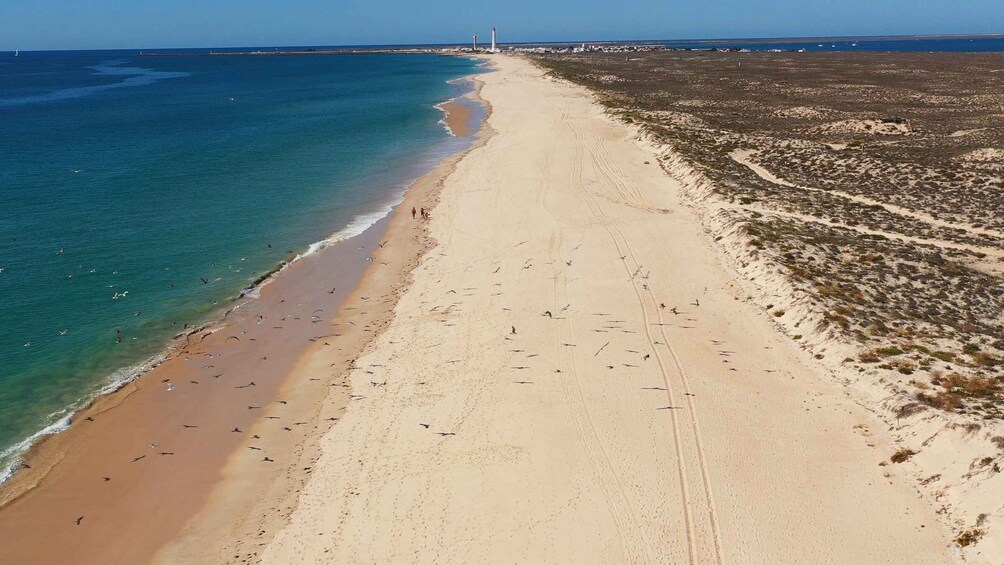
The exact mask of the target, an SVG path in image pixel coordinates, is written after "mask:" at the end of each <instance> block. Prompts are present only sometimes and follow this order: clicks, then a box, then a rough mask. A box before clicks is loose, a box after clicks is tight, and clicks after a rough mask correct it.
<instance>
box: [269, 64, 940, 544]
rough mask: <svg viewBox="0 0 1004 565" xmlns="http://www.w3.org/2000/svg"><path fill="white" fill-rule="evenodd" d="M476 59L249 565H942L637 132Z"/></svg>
mask: <svg viewBox="0 0 1004 565" xmlns="http://www.w3.org/2000/svg"><path fill="white" fill-rule="evenodd" d="M493 61H494V62H495V64H496V65H497V70H496V71H495V72H493V73H490V74H487V75H485V76H483V77H482V78H483V80H484V82H485V85H484V88H483V90H482V97H483V98H484V99H485V100H487V101H488V102H489V103H490V104H491V105H492V114H491V116H490V118H489V121H488V127H490V128H491V129H492V130H493V131H494V134H493V136H492V137H491V139H489V140H488V142H487V143H486V144H485V145H484V146H483V147H481V148H478V149H475V150H474V151H472V152H471V153H469V154H468V155H467V156H466V157H465V158H463V159H462V160H461V161H460V163H459V164H458V166H457V168H456V170H455V171H454V173H453V174H452V175H450V176H449V177H448V178H447V179H446V181H445V184H444V187H443V190H442V194H441V201H440V204H439V205H438V206H437V207H435V208H434V209H433V211H432V222H431V232H432V235H433V236H434V237H435V239H436V240H437V241H438V246H437V247H435V248H434V249H432V250H431V251H430V252H429V253H428V254H427V255H426V256H425V257H424V258H423V260H422V261H421V264H420V266H419V267H418V268H417V269H416V271H415V272H414V282H413V284H412V285H411V286H410V287H409V288H408V289H407V290H406V291H405V292H404V294H403V296H402V297H401V300H400V302H399V303H398V305H397V308H396V313H395V318H394V320H393V321H392V322H391V324H390V327H389V328H388V329H387V330H386V331H385V332H384V333H383V334H382V335H381V336H380V337H379V338H377V340H376V341H375V343H374V346H373V347H372V348H371V349H370V350H369V351H368V352H367V353H366V354H365V355H364V356H363V357H362V358H361V359H360V360H359V361H358V362H357V366H366V367H373V368H371V369H370V372H363V371H356V372H353V374H352V379H351V382H352V393H353V395H355V396H353V397H351V398H353V400H351V401H350V402H349V405H348V408H347V410H346V412H345V414H344V417H343V418H342V420H341V421H340V422H339V423H338V424H336V425H335V426H333V427H332V428H331V430H330V431H329V432H328V433H327V434H326V435H325V436H324V437H323V440H322V444H321V448H322V451H323V454H322V456H321V458H320V460H319V461H318V462H317V465H316V467H315V470H314V473H313V474H312V475H311V478H310V479H309V481H308V482H307V485H306V488H305V489H304V491H303V492H302V494H301V495H300V499H299V504H298V507H297V508H296V510H295V511H294V512H293V513H292V516H291V519H290V522H289V523H288V525H286V526H285V527H284V528H283V529H282V530H281V531H279V532H278V533H277V534H276V536H275V538H274V539H273V541H272V542H271V544H270V545H269V546H268V547H267V548H265V550H264V553H263V555H262V558H263V561H264V562H268V563H299V562H315V563H323V562H332V563H334V562H337V563H348V562H360V563H362V562H368V563H372V562H380V563H388V562H426V563H427V562H436V563H481V562H492V563H496V562H497V563H618V562H650V563H909V564H918V563H946V562H951V560H952V556H951V551H950V549H949V545H950V539H949V538H950V536H949V533H948V532H947V530H946V529H945V528H944V527H943V526H942V525H941V524H940V523H939V522H938V519H937V516H936V514H935V513H934V511H933V510H932V509H930V508H929V507H927V506H926V505H925V504H924V503H923V502H922V501H921V500H920V499H919V498H918V496H917V495H916V493H915V492H914V491H913V490H912V489H911V487H910V486H908V484H907V483H906V482H905V481H902V480H901V479H900V478H899V477H898V476H897V470H896V469H895V468H893V467H880V466H879V465H878V463H879V462H881V461H883V460H885V459H887V458H888V455H889V453H891V452H892V451H893V449H892V448H891V446H890V445H889V443H888V439H887V438H886V437H885V435H884V432H883V428H882V426H881V424H880V423H879V422H878V420H876V419H875V418H874V417H873V416H872V415H870V414H869V413H868V412H867V411H866V410H864V409H862V408H861V407H859V406H858V405H857V404H856V403H855V402H853V401H852V400H851V399H850V398H849V397H848V396H847V395H846V393H845V392H844V390H843V389H842V388H840V387H838V386H837V385H836V384H834V383H833V382H832V381H831V380H830V379H829V378H828V377H827V376H826V375H825V374H823V373H822V369H820V368H819V367H817V366H815V365H814V364H812V363H811V361H810V360H808V359H806V358H805V356H804V354H803V352H802V351H800V350H799V349H798V348H797V347H796V346H795V345H794V344H793V343H792V342H791V341H790V340H788V339H787V338H783V337H781V336H780V335H779V334H778V333H777V332H776V330H775V329H774V328H773V326H772V324H771V320H769V319H768V316H767V315H766V313H764V312H762V311H760V310H759V309H757V308H755V307H754V306H752V305H751V304H750V303H748V302H747V301H745V293H744V292H743V290H742V288H741V286H740V285H739V284H738V283H737V282H736V281H735V278H734V276H733V274H732V272H731V271H730V270H729V269H728V268H727V266H726V265H724V264H723V262H722V261H721V259H720V258H719V255H718V253H717V252H716V250H715V248H714V246H713V242H712V241H711V239H710V237H709V236H707V235H706V234H705V233H704V231H703V230H702V228H701V223H700V221H699V219H698V217H697V215H696V213H695V212H694V211H693V210H691V209H690V208H688V207H687V206H686V205H685V203H684V201H683V197H682V195H681V187H680V186H679V185H678V184H677V183H676V182H675V181H673V180H671V179H670V178H669V177H667V176H666V175H665V174H664V172H663V171H662V170H661V169H660V167H659V166H658V164H657V161H656V159H655V158H654V157H653V155H652V154H651V153H650V152H649V151H648V150H646V149H645V148H644V146H643V145H642V144H640V143H638V142H637V141H636V140H635V137H634V132H632V131H631V130H629V129H628V128H627V127H626V126H624V125H622V124H619V123H617V122H615V121H613V120H612V119H609V118H608V117H606V116H605V115H604V114H603V112H602V108H601V107H600V106H599V105H597V104H595V103H594V102H593V101H592V100H591V99H590V98H589V96H588V94H587V93H585V92H584V91H583V90H581V89H579V88H577V87H573V86H570V85H567V84H565V83H561V82H556V81H553V80H550V79H548V78H546V77H544V76H543V73H542V72H541V71H540V70H538V69H537V68H535V67H534V66H532V65H531V64H530V63H528V62H526V61H523V60H521V59H517V58H511V57H497V58H494V59H493ZM321 355H323V353H321Z"/></svg>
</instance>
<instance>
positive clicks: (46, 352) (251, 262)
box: [0, 51, 476, 478]
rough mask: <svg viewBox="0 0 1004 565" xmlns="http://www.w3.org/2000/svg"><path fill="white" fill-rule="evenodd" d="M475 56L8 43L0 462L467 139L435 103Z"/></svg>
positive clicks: (2, 59) (377, 207) (1, 183)
mask: <svg viewBox="0 0 1004 565" xmlns="http://www.w3.org/2000/svg"><path fill="white" fill-rule="evenodd" d="M475 71H476V63H475V62H473V61H470V60H466V59H461V58H454V57H441V56H436V55H338V56H275V57H212V56H199V55H191V54H189V55H172V56H163V57H160V56H158V57H151V56H140V55H139V53H138V52H136V51H130V52H113V51H103V52H33V53H21V54H20V56H18V57H14V56H13V54H0V269H2V271H0V475H2V474H3V471H4V467H3V464H4V463H5V460H6V461H9V460H10V459H11V457H12V452H11V447H12V446H15V445H18V444H19V443H20V442H22V441H23V440H25V438H28V437H30V436H31V435H33V434H35V433H36V432H38V431H39V430H41V429H42V428H44V427H46V426H49V425H51V424H53V423H54V422H57V421H58V420H59V419H60V418H61V417H62V416H63V415H65V413H66V410H67V408H68V407H71V406H73V405H75V404H78V403H79V402H81V401H82V400H84V399H86V398H88V396H89V395H91V394H93V393H94V391H96V390H98V389H100V388H101V387H102V386H104V385H105V384H106V383H108V382H109V378H118V377H121V376H122V374H123V373H125V372H128V370H129V368H130V367H133V366H135V365H136V364H137V363H140V362H142V361H143V360H145V359H147V358H149V357H150V356H152V355H154V354H156V353H157V352H159V351H160V350H161V349H162V348H163V347H164V346H165V344H166V343H167V342H168V341H169V340H170V338H171V337H172V336H174V335H175V334H177V333H178V332H180V331H181V330H182V328H183V327H184V324H196V323H201V322H205V321H207V320H208V318H210V317H211V316H212V315H214V314H215V313H217V312H218V311H219V309H220V307H221V305H223V304H226V302H227V301H228V300H231V299H233V298H234V297H236V296H237V295H238V294H239V293H240V291H241V289H242V288H244V287H245V286H246V285H248V284H249V283H250V282H251V281H253V280H254V279H255V278H256V277H257V276H259V275H261V274H262V273H263V272H265V271H267V270H269V269H272V268H274V267H275V266H276V265H277V264H278V263H279V262H280V261H282V260H284V259H289V258H291V257H292V256H294V255H296V254H298V253H302V252H303V251H304V250H306V249H307V248H308V246H309V245H310V244H312V243H314V242H317V241H320V240H324V239H326V238H329V237H330V236H331V235H332V234H334V233H338V232H340V231H341V230H344V229H345V228H346V226H349V225H350V224H352V228H351V229H357V228H361V227H364V226H365V225H367V224H368V223H369V222H370V221H373V220H374V219H375V218H376V217H378V216H379V215H381V214H383V213H386V211H387V208H388V206H389V205H390V204H391V203H393V202H394V200H395V199H396V198H397V197H399V195H400V193H401V192H402V191H403V188H404V187H405V186H406V185H407V184H408V183H409V182H410V181H411V180H413V179H414V178H416V177H417V176H419V175H420V174H421V173H422V172H424V171H426V170H428V169H429V168H431V166H433V165H434V163H436V162H438V161H439V160H440V159H441V158H442V157H443V156H444V155H445V154H447V153H450V152H454V151H457V150H459V149H460V147H462V145H463V144H464V143H465V140H458V139H455V138H450V137H449V135H448V134H447V133H446V131H445V129H444V128H443V127H442V125H440V124H439V120H440V119H441V117H442V114H441V112H440V111H439V110H438V109H436V108H435V105H436V104H437V103H439V102H443V101H444V100H446V99H449V98H451V97H454V96H457V95H458V94H460V93H461V88H462V87H460V86H455V85H452V84H448V82H447V81H448V80H449V79H453V78H457V77H460V76H463V75H468V74H471V73H473V72H475ZM269 244H271V247H269V246H268V245H269ZM289 250H292V251H293V252H294V253H292V254H289V253H287V251H289ZM202 279H205V280H206V281H208V284H204V283H203V281H202ZM113 375H114V376H113ZM5 450H6V451H7V453H4V451H5ZM0 478H2V477H0Z"/></svg>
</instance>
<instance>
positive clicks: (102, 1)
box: [0, 0, 1004, 50]
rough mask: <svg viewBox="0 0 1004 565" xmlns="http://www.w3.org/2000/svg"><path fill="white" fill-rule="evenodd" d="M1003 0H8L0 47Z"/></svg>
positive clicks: (764, 23) (983, 12) (917, 10)
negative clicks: (488, 0) (487, 0)
mask: <svg viewBox="0 0 1004 565" xmlns="http://www.w3.org/2000/svg"><path fill="white" fill-rule="evenodd" d="M1002 24H1004V0H954V1H949V0H493V1H491V2H486V1H481V0H438V1H433V0H426V1H421V0H285V1H278V0H275V1H263V0H2V1H0V50H13V49H22V50H31V49H96V48H152V47H161V48H163V47H225V46H258V45H262V46H264V45H367V44H369V45H372V44H399V43H450V42H464V41H467V40H468V38H469V37H470V35H471V34H472V33H475V32H477V33H478V34H479V35H480V36H481V37H482V38H487V37H488V35H489V32H490V30H491V26H492V25H495V26H498V28H499V34H500V40H505V41H571V40H604V39H690V38H736V37H794V36H802V37H804V36H833V35H886V34H889V35H893V34H918V35H919V34H942V33H1001V32H1004V27H1002Z"/></svg>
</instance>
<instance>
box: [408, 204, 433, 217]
mask: <svg viewBox="0 0 1004 565" xmlns="http://www.w3.org/2000/svg"><path fill="white" fill-rule="evenodd" d="M419 213H421V214H422V219H423V220H428V219H429V211H428V210H426V209H425V208H422V209H421V210H415V207H414V206H412V207H411V218H412V219H415V214H419Z"/></svg>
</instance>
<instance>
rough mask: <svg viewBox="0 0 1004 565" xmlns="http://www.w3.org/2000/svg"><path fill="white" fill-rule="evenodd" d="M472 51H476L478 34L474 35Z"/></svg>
mask: <svg viewBox="0 0 1004 565" xmlns="http://www.w3.org/2000/svg"><path fill="white" fill-rule="evenodd" d="M474 50H475V51H477V50H478V34H476V33H475V34H474Z"/></svg>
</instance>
